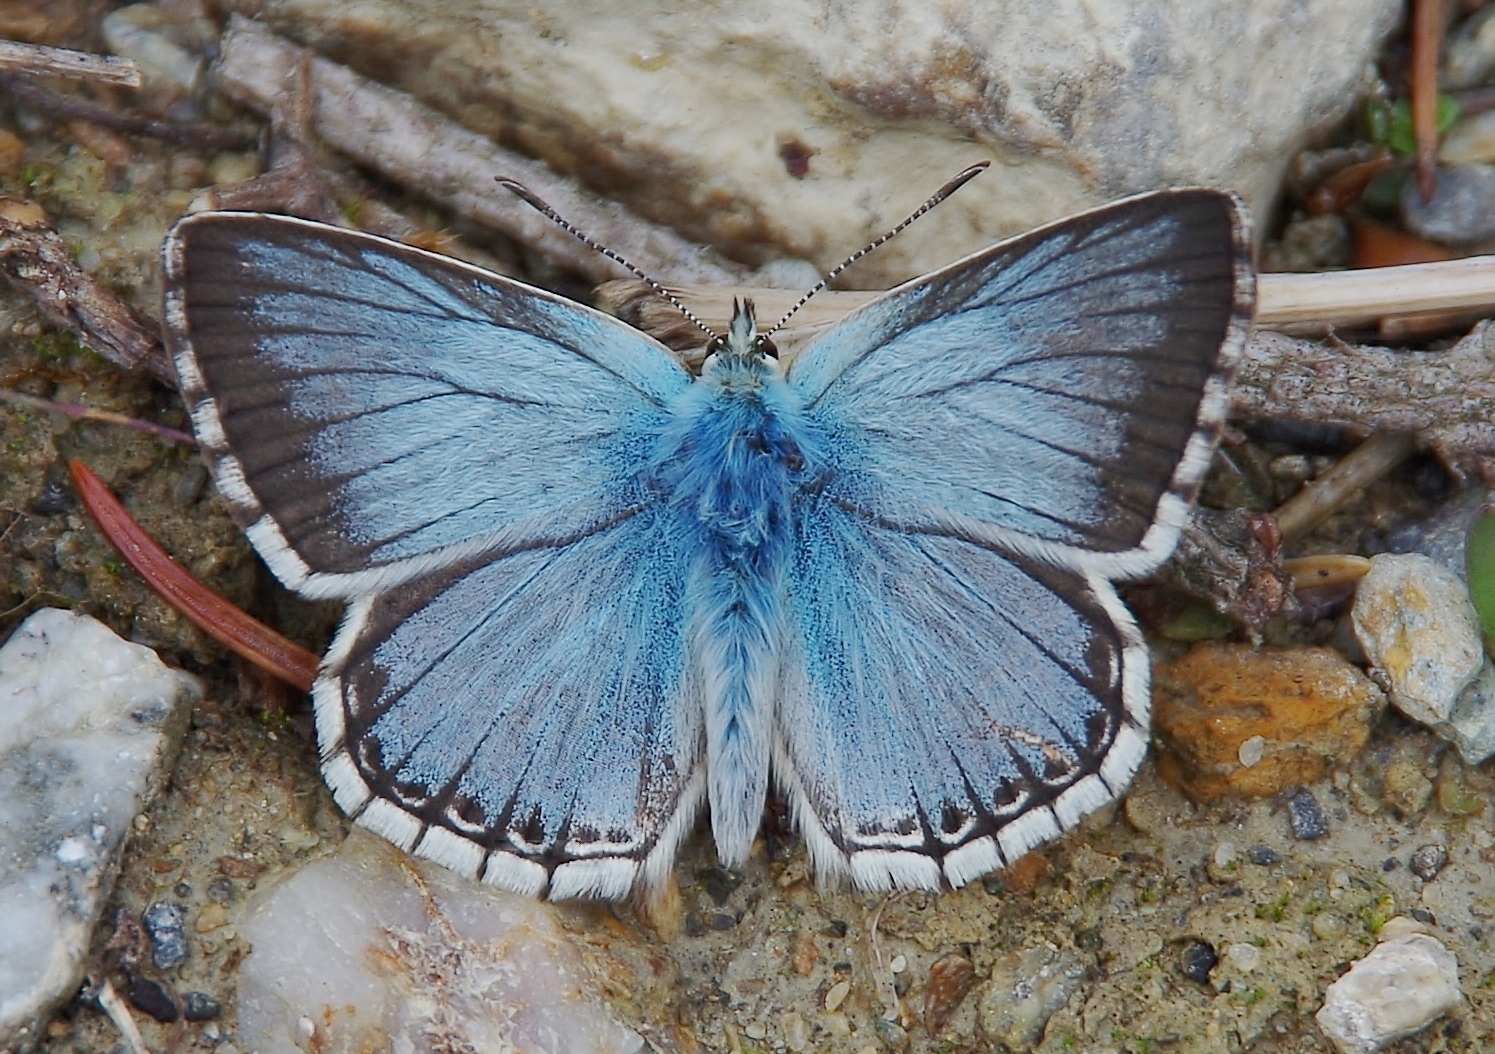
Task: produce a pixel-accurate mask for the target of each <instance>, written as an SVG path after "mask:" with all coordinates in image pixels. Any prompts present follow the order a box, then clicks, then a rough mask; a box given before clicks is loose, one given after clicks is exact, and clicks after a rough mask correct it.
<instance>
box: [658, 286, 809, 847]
mask: <svg viewBox="0 0 1495 1054" xmlns="http://www.w3.org/2000/svg"><path fill="white" fill-rule="evenodd" d="M771 347H772V346H771V345H769V344H767V342H766V341H765V340H763V338H761V337H759V336H758V334H757V333H756V331H755V329H754V327H753V323H752V308H751V305H744V306H743V307H740V308H739V310H738V314H737V316H736V317H735V318H734V320H733V324H732V328H731V330H730V331H729V332H728V335H727V337H725V338H723V339H721V340H718V341H714V342H713V347H712V349H711V355H710V356H709V357H708V359H707V361H706V364H705V366H704V367H703V369H702V373H701V377H700V380H698V381H697V382H696V383H695V384H694V385H692V386H691V388H690V390H689V391H687V392H686V393H685V394H684V395H683V396H682V397H681V399H680V400H679V401H678V403H677V404H676V405H675V406H674V407H673V408H672V409H673V422H672V425H671V428H670V429H669V431H668V433H667V435H666V437H665V439H664V444H663V446H662V448H661V453H662V456H661V458H660V460H659V464H658V469H657V477H656V478H657V479H658V481H659V482H660V483H661V484H662V485H663V487H664V488H665V489H666V491H667V493H668V494H669V495H670V503H671V505H672V506H673V507H674V508H675V509H676V510H678V512H679V513H680V514H681V515H682V516H683V517H685V518H687V519H688V520H690V521H694V525H695V529H694V530H692V532H691V533H692V534H693V535H694V536H695V537H697V538H699V539H701V541H703V542H704V543H705V544H704V545H701V546H700V547H699V549H698V550H697V552H696V553H695V555H694V557H693V559H692V563H691V567H690V571H689V578H688V584H687V589H686V598H687V599H686V604H687V608H688V610H687V611H686V612H685V621H686V624H687V626H688V627H689V629H688V635H689V639H690V640H691V647H692V650H693V652H694V654H695V664H696V667H697V669H698V670H700V672H701V675H702V688H703V691H704V695H705V699H704V703H705V712H706V739H707V762H706V768H707V777H708V795H709V800H710V803H711V814H712V826H713V829H714V833H715V838H716V843H717V848H718V850H719V851H720V853H721V856H722V859H723V860H724V861H725V862H727V864H728V865H729V866H730V865H732V864H734V863H739V862H741V861H742V860H743V859H744V858H745V857H746V855H747V852H748V850H749V848H750V847H751V844H752V838H753V834H754V833H755V832H756V830H757V827H758V820H759V818H760V817H761V815H762V810H763V801H764V797H765V795H766V792H767V787H768V764H769V752H770V749H769V748H770V731H771V727H772V715H773V696H774V691H775V684H776V682H777V675H778V652H779V648H780V636H781V631H782V630H781V628H782V623H783V611H782V608H783V596H782V594H783V576H784V570H785V567H786V564H787V562H788V560H789V558H790V554H791V551H792V535H793V519H792V516H793V502H794V500H795V496H796V495H797V494H798V493H799V492H800V491H801V490H802V489H803V488H804V486H805V485H806V483H807V482H808V481H810V480H811V479H813V478H814V476H815V474H816V473H817V471H819V466H820V465H823V463H824V462H823V459H822V458H820V457H818V456H817V455H816V451H817V450H818V449H819V445H820V444H819V443H818V442H816V441H815V439H814V432H813V430H812V429H811V428H810V426H809V425H808V424H807V422H806V420H805V418H804V414H803V409H802V407H801V405H800V401H799V398H798V396H796V395H795V394H794V392H793V391H792V390H791V389H790V388H789V386H788V385H787V384H786V383H785V382H784V380H783V378H782V376H781V374H780V371H779V369H778V362H777V360H776V359H775V358H773V357H772V355H771Z"/></svg>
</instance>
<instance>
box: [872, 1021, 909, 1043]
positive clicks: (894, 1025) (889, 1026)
mask: <svg viewBox="0 0 1495 1054" xmlns="http://www.w3.org/2000/svg"><path fill="white" fill-rule="evenodd" d="M872 1028H873V1030H874V1031H875V1032H876V1033H877V1038H878V1039H880V1040H882V1041H883V1043H884V1044H885V1045H886V1046H887V1048H888V1049H889V1050H892V1051H904V1050H907V1049H908V1033H907V1032H906V1031H905V1030H904V1028H903V1026H902V1025H900V1024H898V1022H896V1021H889V1020H888V1019H887V1018H885V1017H879V1018H878V1019H877V1020H876V1021H874V1022H873V1023H872Z"/></svg>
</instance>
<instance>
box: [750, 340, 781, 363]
mask: <svg viewBox="0 0 1495 1054" xmlns="http://www.w3.org/2000/svg"><path fill="white" fill-rule="evenodd" d="M753 350H754V351H755V352H757V353H758V354H759V355H762V356H763V357H764V358H766V359H776V358H778V357H779V347H778V345H777V344H775V343H774V342H773V341H771V340H769V339H768V338H767V337H762V336H760V337H755V338H754V339H753Z"/></svg>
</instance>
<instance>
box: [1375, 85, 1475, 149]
mask: <svg viewBox="0 0 1495 1054" xmlns="http://www.w3.org/2000/svg"><path fill="white" fill-rule="evenodd" d="M1365 118H1366V120H1365V123H1366V125H1367V131H1368V132H1369V133H1370V138H1371V141H1372V142H1376V143H1382V144H1384V145H1386V146H1389V147H1391V149H1392V150H1393V151H1395V152H1396V153H1398V154H1401V155H1403V156H1404V157H1411V156H1413V155H1414V154H1416V153H1417V137H1416V136H1415V135H1414V134H1413V132H1412V104H1411V103H1410V102H1409V101H1407V100H1406V99H1398V100H1397V101H1396V102H1394V103H1392V104H1391V105H1390V106H1387V105H1386V104H1385V103H1383V102H1374V103H1371V104H1370V105H1369V106H1368V107H1367V108H1366V114H1365ZM1458 119H1459V104H1458V101H1457V100H1456V99H1454V97H1453V96H1452V95H1440V96H1438V105H1437V110H1436V116H1435V118H1434V120H1433V125H1434V127H1435V128H1436V129H1437V132H1438V134H1439V135H1442V134H1443V133H1444V132H1446V131H1448V130H1449V129H1450V128H1452V127H1453V123H1454V122H1455V121H1457V120H1458Z"/></svg>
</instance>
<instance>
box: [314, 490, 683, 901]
mask: <svg viewBox="0 0 1495 1054" xmlns="http://www.w3.org/2000/svg"><path fill="white" fill-rule="evenodd" d="M690 529H691V527H690V524H689V523H688V522H687V521H686V520H684V519H683V518H682V517H681V516H680V515H679V513H677V512H675V511H674V510H672V509H670V508H669V507H667V506H655V507H652V508H649V509H646V510H644V511H642V512H640V513H639V514H637V515H635V516H632V517H630V518H628V519H626V520H622V521H620V522H618V523H616V524H613V525H611V526H609V527H606V528H603V529H601V530H599V531H596V532H593V533H591V534H589V535H586V536H585V537H582V538H578V539H576V540H574V541H570V542H568V543H566V544H564V545H559V546H549V547H537V548H531V549H526V550H523V551H520V552H515V553H511V554H507V555H503V556H500V557H498V558H497V559H486V558H483V557H477V558H473V559H470V560H467V561H464V562H462V563H459V564H456V565H454V566H452V567H450V568H446V569H444V570H441V571H438V572H434V573H432V574H430V575H427V576H425V577H423V578H421V579H419V580H417V581H415V582H412V583H410V584H409V585H407V586H405V587H403V588H401V589H397V590H393V591H391V592H386V593H381V594H378V595H374V596H368V597H363V598H360V599H356V600H354V602H353V603H352V604H351V605H350V606H349V609H348V613H347V615H346V617H345V619H344V622H343V625H342V628H341V629H340V630H339V632H338V635H337V638H336V640H335V641H334V642H333V645H332V647H331V649H330V650H329V651H328V655H327V659H326V662H325V663H324V666H323V670H322V673H321V676H320V677H319V678H318V681H317V684H316V687H315V689H314V691H313V699H314V702H315V705H316V715H317V738H318V741H319V742H320V743H321V744H322V757H323V762H322V769H323V774H324V775H325V776H326V779H327V783H328V785H329V786H330V787H331V788H332V792H333V796H334V797H335V798H336V799H337V802H338V805H340V806H341V807H342V809H343V810H344V811H345V812H347V813H348V814H349V815H350V816H353V817H355V818H356V820H357V822H358V823H360V824H362V825H364V826H366V827H368V828H369V829H371V830H373V831H375V832H376V833H378V834H380V835H382V836H384V837H385V838H388V839H389V840H390V841H392V842H394V843H395V844H396V845H398V846H400V847H401V848H402V849H405V850H407V851H411V852H414V853H416V854H417V855H419V856H425V857H428V858H430V859H432V860H435V861H436V862H438V863H440V864H443V865H445V866H446V867H449V868H451V869H452V870H454V871H457V872H459V873H461V874H464V875H467V876H469V877H479V878H481V879H482V880H483V881H485V882H488V883H490V884H493V885H497V886H500V887H503V888H505V889H510V890H514V891H516V892H522V893H528V894H532V895H533V894H540V893H548V895H549V896H550V897H551V898H552V899H563V898H567V897H576V896H593V897H604V898H619V897H622V896H625V895H626V894H627V893H628V891H629V889H630V888H632V887H633V886H634V885H635V884H636V883H639V882H642V883H643V884H644V885H646V886H649V887H655V888H657V887H658V886H659V885H660V883H661V882H662V881H663V880H664V876H665V875H666V874H667V872H668V870H669V868H670V866H671V865H672V863H673V861H674V857H675V852H676V850H677V848H678V846H679V843H680V841H681V839H682V838H683V837H684V836H685V834H686V833H687V832H688V831H689V830H690V827H691V824H692V822H693V820H694V818H695V815H696V812H697V811H698V809H699V807H700V803H701V801H702V791H703V790H704V777H703V769H702V765H701V758H702V752H703V750H704V746H703V732H702V714H701V705H700V697H701V688H700V686H699V684H698V683H697V678H696V676H695V675H694V673H693V672H692V670H691V669H690V666H689V663H688V660H687V649H686V645H685V642H684V640H683V633H684V630H683V623H684V618H683V609H682V604H683V596H684V591H685V574H686V568H687V567H688V565H689V562H690V561H689V554H690V553H691V552H693V551H694V549H695V548H696V547H698V546H699V544H700V543H699V540H698V539H695V538H694V537H693V536H692V535H691V534H690V533H689V532H690Z"/></svg>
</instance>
